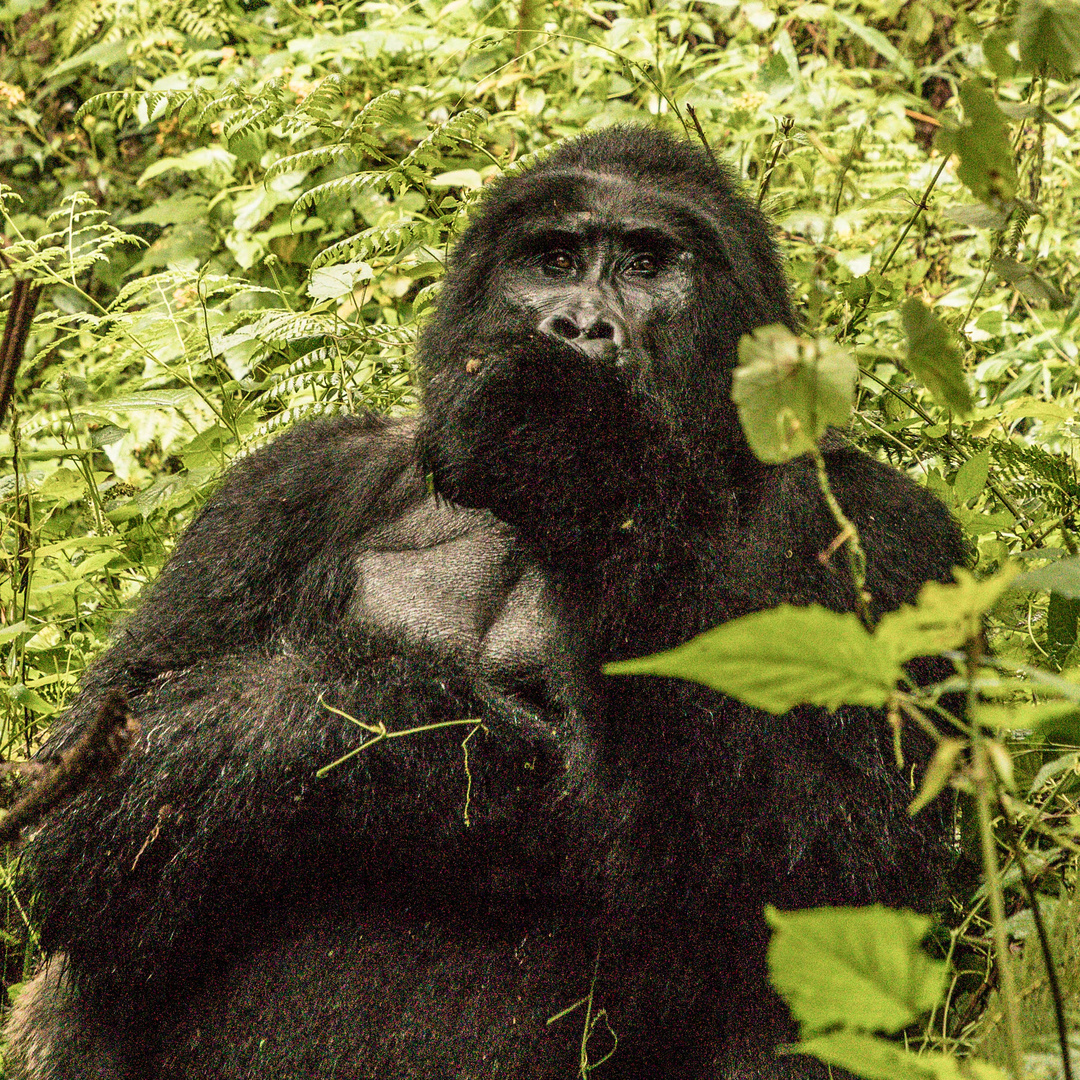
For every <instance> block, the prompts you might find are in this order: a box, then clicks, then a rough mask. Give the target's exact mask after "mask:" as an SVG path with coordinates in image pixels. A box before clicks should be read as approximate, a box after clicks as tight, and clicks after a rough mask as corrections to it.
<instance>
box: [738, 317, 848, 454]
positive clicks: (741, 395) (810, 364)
mask: <svg viewBox="0 0 1080 1080" xmlns="http://www.w3.org/2000/svg"><path fill="white" fill-rule="evenodd" d="M857 373H858V368H857V366H856V364H855V361H854V360H853V359H852V357H851V355H850V354H849V353H848V352H847V351H846V350H845V349H842V348H841V347H840V346H838V345H836V344H835V343H834V342H831V341H829V340H827V339H826V338H818V339H817V340H815V341H810V340H808V339H806V338H800V337H797V336H796V335H795V334H793V333H792V332H791V331H790V330H788V329H787V327H785V326H764V327H761V328H759V329H757V330H755V331H754V332H753V333H752V334H744V335H743V337H742V338H741V340H740V341H739V366H738V367H737V368H736V369H735V373H734V375H733V376H732V387H731V398H732V400H733V401H734V402H735V404H736V405H737V406H738V410H739V422H740V423H741V424H742V427H743V431H744V432H745V434H746V441H747V442H748V443H749V444H750V449H751V450H753V452H754V454H755V455H756V456H757V457H758V458H759V459H760V460H761V461H766V462H770V463H774V464H775V463H779V462H782V461H789V460H790V459H791V458H794V457H798V456H799V454H804V453H806V452H807V451H808V450H812V449H813V448H814V446H815V444H816V443H817V441H818V440H819V439H820V438H821V437H822V435H824V434H825V430H826V428H827V427H829V426H830V425H837V426H840V425H843V424H846V423H847V422H848V419H849V418H850V416H851V406H852V401H853V398H854V393H855V376H856V374H857Z"/></svg>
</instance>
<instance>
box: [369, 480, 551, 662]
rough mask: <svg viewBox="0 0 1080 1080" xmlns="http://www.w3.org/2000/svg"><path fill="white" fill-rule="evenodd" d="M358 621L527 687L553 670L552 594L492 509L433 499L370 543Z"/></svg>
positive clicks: (385, 527) (384, 528) (376, 534)
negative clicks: (483, 509)
mask: <svg viewBox="0 0 1080 1080" xmlns="http://www.w3.org/2000/svg"><path fill="white" fill-rule="evenodd" d="M356 575H357V581H356V587H355V591H354V593H353V601H352V615H353V617H354V618H355V619H356V620H357V621H358V622H360V624H361V625H363V626H367V627H370V628H371V629H372V630H374V631H377V632H380V633H385V634H389V635H392V636H393V637H395V638H396V639H398V640H403V641H404V643H405V644H406V645H407V646H413V647H420V648H425V649H433V650H435V651H436V652H438V653H442V654H444V655H446V656H447V657H448V658H451V659H453V660H454V661H455V662H456V663H458V664H462V665H464V666H465V667H466V668H468V669H469V670H472V671H474V672H475V673H476V674H478V675H480V676H482V677H485V678H489V679H492V680H494V681H497V682H506V683H522V682H530V681H532V680H533V679H535V678H537V677H538V676H539V675H540V674H541V672H542V671H543V670H544V669H545V668H546V667H547V666H548V663H549V658H550V656H551V653H552V649H553V645H554V642H555V641H556V640H557V635H558V617H557V609H556V604H555V596H554V592H553V590H552V588H551V586H550V584H549V583H548V581H547V580H546V578H545V576H544V574H543V572H542V570H541V569H540V567H539V566H537V565H536V563H535V562H533V561H531V560H529V559H528V558H526V557H525V556H524V555H523V553H522V552H521V551H520V545H519V543H518V542H517V541H516V538H515V535H514V532H513V530H512V529H511V528H510V527H509V526H507V525H504V524H503V523H502V522H500V521H499V520H498V519H497V518H495V517H494V516H493V515H491V514H490V513H487V512H486V511H479V510H470V509H467V508H465V507H461V506H457V505H455V504H454V503H449V502H447V501H445V500H442V499H436V498H434V497H433V496H430V495H426V494H425V495H424V497H423V498H422V499H420V500H416V501H414V502H413V503H412V504H411V505H409V506H408V507H407V508H406V509H405V510H404V511H402V512H401V513H400V514H399V515H398V516H397V517H395V518H394V519H393V520H392V521H390V522H383V523H382V524H380V525H379V526H378V527H377V528H375V529H373V530H372V531H371V532H370V533H368V534H367V535H366V536H365V537H364V538H363V543H362V547H361V550H360V552H359V554H358V555H357V558H356Z"/></svg>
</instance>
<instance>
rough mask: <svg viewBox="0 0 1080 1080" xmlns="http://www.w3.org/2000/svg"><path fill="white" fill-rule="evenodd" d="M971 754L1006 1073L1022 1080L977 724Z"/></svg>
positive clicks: (986, 771) (986, 759)
mask: <svg viewBox="0 0 1080 1080" xmlns="http://www.w3.org/2000/svg"><path fill="white" fill-rule="evenodd" d="M972 750H973V753H974V762H973V769H972V773H973V779H974V781H975V805H976V807H977V808H978V813H979V840H980V846H981V847H982V857H983V874H984V877H985V878H986V895H987V898H988V899H989V901H990V922H991V926H992V928H993V935H994V953H995V960H996V963H997V970H998V989H999V990H1000V992H1001V1002H1002V1008H1003V1011H1004V1014H1005V1046H1006V1050H1007V1053H1008V1068H1009V1073H1010V1074H1011V1075H1012V1076H1013V1078H1014V1080H1021V1077H1022V1076H1023V1071H1022V1068H1021V1060H1020V1051H1021V1046H1022V1040H1021V1037H1020V1017H1019V1014H1018V1011H1017V995H1016V980H1015V978H1014V975H1013V970H1012V965H1011V964H1010V963H1009V941H1008V938H1007V936H1006V933H1005V899H1004V895H1003V892H1002V888H1001V875H1000V873H999V871H998V861H997V841H996V840H995V839H994V830H993V825H992V821H991V815H990V806H991V803H992V802H995V801H996V800H994V799H993V798H992V796H993V788H994V781H993V771H992V770H993V766H992V765H991V763H990V755H989V753H988V752H987V749H986V736H985V735H984V734H983V733H982V731H980V729H979V726H978V725H977V724H976V725H975V728H974V733H973V746H972Z"/></svg>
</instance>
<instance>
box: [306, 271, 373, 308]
mask: <svg viewBox="0 0 1080 1080" xmlns="http://www.w3.org/2000/svg"><path fill="white" fill-rule="evenodd" d="M373 276H374V275H373V273H372V270H371V267H370V266H369V265H368V264H367V263H366V262H347V263H338V264H337V265H336V266H329V267H323V268H321V269H317V270H312V271H311V280H310V281H309V282H308V287H307V291H308V295H310V296H311V297H312V298H313V299H315V300H338V299H340V298H341V297H342V296H348V295H350V294H351V293H352V291H353V289H355V288H356V286H357V284H358V283H359V282H361V281H370V280H371V279H372V277H373Z"/></svg>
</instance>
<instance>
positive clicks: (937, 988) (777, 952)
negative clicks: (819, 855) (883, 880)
mask: <svg viewBox="0 0 1080 1080" xmlns="http://www.w3.org/2000/svg"><path fill="white" fill-rule="evenodd" d="M765 919H766V921H767V922H768V924H769V925H770V926H771V927H772V928H773V936H772V940H771V941H770V942H769V952H768V961H769V978H770V979H771V981H772V984H773V986H775V987H776V989H777V990H778V991H779V992H780V994H781V996H782V997H783V998H784V1000H785V1001H786V1002H787V1003H788V1005H789V1007H790V1008H791V1011H792V1013H793V1014H794V1015H795V1017H796V1019H797V1020H798V1021H799V1023H800V1025H801V1030H802V1033H803V1035H804V1036H805V1035H807V1034H812V1033H813V1032H816V1031H823V1030H827V1029H829V1028H831V1027H835V1026H837V1025H841V1026H844V1027H849V1028H858V1029H860V1030H863V1031H883V1032H889V1033H892V1032H895V1031H899V1030H900V1029H901V1028H905V1027H907V1026H908V1025H909V1024H912V1023H914V1022H915V1021H916V1020H917V1019H918V1018H919V1016H920V1015H921V1014H922V1013H924V1012H926V1011H927V1010H928V1009H931V1008H933V1006H934V1005H936V1004H937V1002H938V1000H939V998H940V997H941V992H942V989H943V988H944V985H945V978H946V974H947V970H948V965H947V964H945V963H944V962H943V961H940V960H932V959H931V958H930V957H929V956H928V955H927V954H926V952H925V951H924V950H923V949H922V947H921V945H920V942H921V941H922V939H923V938H924V937H925V936H926V932H927V931H928V930H929V929H930V919H928V918H927V917H926V916H924V915H916V914H915V913H914V912H912V911H897V910H894V909H891V908H886V907H882V906H880V905H878V904H875V905H873V906H871V907H860V908H844V907H837V908H827V907H826V908H811V909H809V910H807V911H777V910H776V908H774V907H772V906H769V907H766V909H765Z"/></svg>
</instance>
